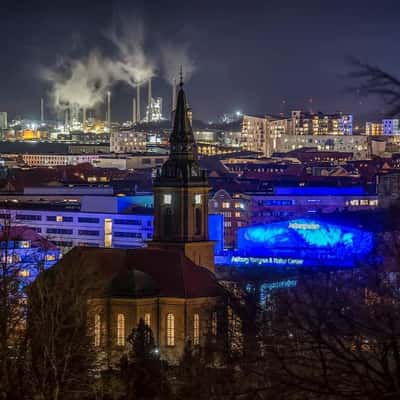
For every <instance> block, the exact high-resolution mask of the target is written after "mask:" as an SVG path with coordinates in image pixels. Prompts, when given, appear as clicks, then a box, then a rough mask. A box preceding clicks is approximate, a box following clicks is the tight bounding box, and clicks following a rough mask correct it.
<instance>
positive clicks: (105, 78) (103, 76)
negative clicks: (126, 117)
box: [41, 51, 113, 109]
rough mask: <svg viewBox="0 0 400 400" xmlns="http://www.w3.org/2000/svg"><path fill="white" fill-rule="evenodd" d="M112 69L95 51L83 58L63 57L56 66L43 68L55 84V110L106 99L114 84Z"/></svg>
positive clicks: (90, 105)
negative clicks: (106, 94)
mask: <svg viewBox="0 0 400 400" xmlns="http://www.w3.org/2000/svg"><path fill="white" fill-rule="evenodd" d="M112 71H113V65H112V62H111V61H110V60H108V59H105V58H104V57H102V56H101V54H100V53H99V52H98V51H92V52H90V53H89V55H88V56H87V57H85V58H82V59H80V60H64V62H63V63H62V64H60V65H57V66H55V67H53V68H44V69H42V72H41V75H42V78H43V79H44V80H46V81H48V82H50V83H51V85H52V87H51V97H52V100H53V104H54V107H55V108H56V109H65V108H68V107H69V106H78V107H82V108H94V107H95V106H96V105H98V104H99V103H101V102H103V101H104V96H105V93H106V91H107V90H109V88H110V87H111V85H112V83H113V76H112Z"/></svg>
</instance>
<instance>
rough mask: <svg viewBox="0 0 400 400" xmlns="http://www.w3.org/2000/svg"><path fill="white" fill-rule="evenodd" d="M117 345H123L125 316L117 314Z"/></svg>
mask: <svg viewBox="0 0 400 400" xmlns="http://www.w3.org/2000/svg"><path fill="white" fill-rule="evenodd" d="M117 345H118V346H125V316H124V314H118V316H117Z"/></svg>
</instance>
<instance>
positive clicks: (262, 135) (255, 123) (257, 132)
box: [240, 115, 270, 156]
mask: <svg viewBox="0 0 400 400" xmlns="http://www.w3.org/2000/svg"><path fill="white" fill-rule="evenodd" d="M267 122H268V120H267V118H265V117H257V116H252V115H243V118H242V134H241V142H240V145H241V147H242V150H248V151H256V152H259V153H262V154H263V155H265V156H268V155H269V152H270V150H269V141H268V137H267V136H268V132H267Z"/></svg>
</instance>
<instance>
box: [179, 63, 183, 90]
mask: <svg viewBox="0 0 400 400" xmlns="http://www.w3.org/2000/svg"><path fill="white" fill-rule="evenodd" d="M179 86H180V87H182V86H183V70H182V64H181V67H180V69H179Z"/></svg>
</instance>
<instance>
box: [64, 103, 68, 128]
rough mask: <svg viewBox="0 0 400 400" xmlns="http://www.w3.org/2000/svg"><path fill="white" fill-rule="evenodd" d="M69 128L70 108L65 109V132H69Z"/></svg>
mask: <svg viewBox="0 0 400 400" xmlns="http://www.w3.org/2000/svg"><path fill="white" fill-rule="evenodd" d="M67 126H68V108H66V109H65V115H64V131H66V130H67Z"/></svg>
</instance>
